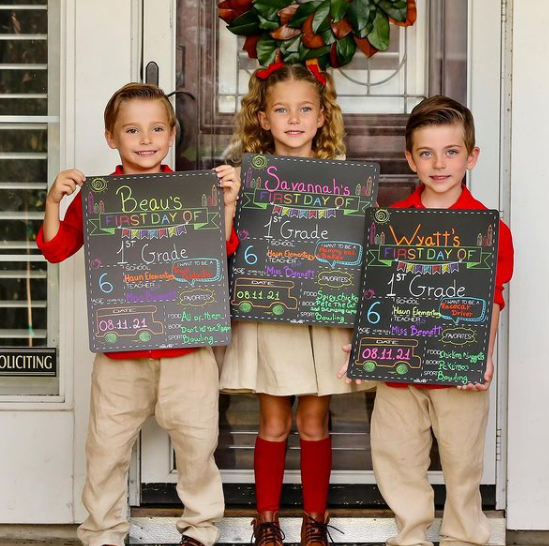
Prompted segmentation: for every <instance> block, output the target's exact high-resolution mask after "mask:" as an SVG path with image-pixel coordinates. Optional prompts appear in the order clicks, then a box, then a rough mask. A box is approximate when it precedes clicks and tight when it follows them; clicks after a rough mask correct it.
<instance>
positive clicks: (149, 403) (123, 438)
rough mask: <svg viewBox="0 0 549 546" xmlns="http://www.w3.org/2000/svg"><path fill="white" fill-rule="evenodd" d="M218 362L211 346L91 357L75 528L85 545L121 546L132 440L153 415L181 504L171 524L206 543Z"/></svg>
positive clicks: (211, 529)
mask: <svg viewBox="0 0 549 546" xmlns="http://www.w3.org/2000/svg"><path fill="white" fill-rule="evenodd" d="M218 377H219V376H218V368H217V364H216V362H215V359H214V357H213V353H212V351H211V349H209V348H204V349H198V350H196V351H194V352H192V353H190V354H187V355H184V356H180V357H175V358H166V359H161V360H153V359H149V360H146V359H143V360H111V359H109V358H107V357H106V356H105V355H103V354H98V355H97V356H96V358H95V362H94V369H93V376H92V390H91V413H90V423H89V430H88V439H87V443H86V456H87V479H86V485H85V487H84V493H83V496H82V499H83V502H84V506H85V507H86V509H87V510H88V512H89V517H88V518H87V519H86V521H85V522H84V523H83V524H82V525H81V526H80V527H79V529H78V538H79V539H80V540H81V541H82V542H83V544H85V545H86V546H88V545H89V546H101V545H103V544H113V545H116V546H123V544H124V538H125V537H126V535H127V534H128V530H129V524H128V522H127V521H126V520H125V518H124V517H123V511H124V508H125V506H126V497H127V473H128V468H129V465H130V458H131V451H132V446H133V444H134V442H135V440H136V438H137V435H138V433H139V430H140V429H141V427H142V425H143V423H144V422H145V421H146V420H147V419H148V418H149V417H150V416H152V415H155V416H156V420H157V422H158V424H159V425H160V426H161V427H162V428H164V429H165V430H166V431H168V433H169V435H170V438H171V441H172V446H173V449H174V450H175V456H176V464H177V471H178V482H177V493H178V495H179V498H180V499H181V502H182V503H183V504H184V506H185V509H184V512H183V515H182V516H181V518H180V519H179V520H178V522H177V529H178V530H179V531H180V532H181V533H184V534H186V535H188V536H191V537H193V538H195V539H196V540H198V541H200V542H202V543H204V544H205V545H206V546H211V545H212V544H214V543H215V542H216V540H217V539H218V537H219V531H218V530H217V528H216V527H215V525H214V522H215V521H219V520H220V519H221V518H222V517H223V511H224V501H223V491H222V487H221V476H220V474H219V469H218V468H217V466H216V464H215V461H214V457H213V454H214V451H215V448H216V446H217V437H218V399H219V391H218Z"/></svg>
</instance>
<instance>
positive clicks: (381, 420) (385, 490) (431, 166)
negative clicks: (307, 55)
mask: <svg viewBox="0 0 549 546" xmlns="http://www.w3.org/2000/svg"><path fill="white" fill-rule="evenodd" d="M479 153H480V149H479V148H478V147H477V146H475V127H474V121H473V116H472V114H471V112H470V111H469V109H468V108H466V107H465V106H463V105H461V104H460V103H458V102H456V101H455V100H453V99H450V98H448V97H445V96H440V95H439V96H435V97H431V98H428V99H425V100H423V101H422V102H421V103H420V104H418V105H417V106H416V107H415V108H414V109H413V110H412V113H411V115H410V118H409V120H408V123H407V126H406V159H407V160H408V164H409V165H410V168H411V169H412V170H413V171H414V172H416V173H417V175H418V177H419V181H420V185H419V186H418V188H417V189H416V190H415V191H414V192H413V193H412V194H411V195H410V196H409V197H408V198H407V199H404V200H403V201H400V202H398V203H395V204H394V205H392V207H394V208H416V209H429V208H441V209H486V207H485V206H484V205H483V204H482V203H481V202H480V201H477V200H476V199H475V198H474V197H473V196H472V195H471V193H470V192H469V190H468V189H467V188H466V187H465V185H464V178H465V174H466V172H467V170H470V169H472V168H473V167H474V166H475V164H476V162H477V160H478V156H479ZM512 273H513V242H512V238H511V232H510V231H509V228H508V227H507V226H506V225H505V224H504V223H503V222H501V221H500V229H499V240H498V258H497V270H496V286H495V293H494V307H493V312H492V323H491V329H490V341H489V346H488V355H487V366H486V372H485V374H484V379H485V383H484V384H469V385H464V386H459V387H446V386H440V385H430V386H416V385H410V384H406V383H378V387H377V393H376V400H375V405H374V411H373V414H372V422H371V449H372V461H373V467H374V473H375V476H376V479H377V482H378V485H379V489H380V491H381V493H382V495H383V497H384V499H385V501H386V502H387V504H388V505H389V507H390V508H391V509H392V510H393V512H394V514H395V519H396V523H397V528H398V535H397V536H396V537H392V538H390V539H389V540H388V541H387V544H390V545H391V546H419V545H421V546H432V543H431V542H429V541H428V540H427V529H428V527H429V526H430V525H431V524H432V523H433V521H434V494H433V489H432V487H431V485H430V484H429V481H428V478H427V471H428V469H429V464H430V457H429V453H430V450H431V445H432V433H434V435H435V436H436V438H437V441H438V450H439V455H440V461H441V464H442V470H443V473H444V480H445V483H446V502H445V505H444V515H443V520H442V527H441V529H440V536H441V544H447V545H448V546H449V545H450V544H451V545H452V546H455V545H458V544H459V545H465V544H485V543H486V542H487V541H488V539H489V537H490V528H489V525H488V521H487V519H486V516H485V515H484V514H483V512H482V500H481V496H480V481H481V478H482V472H483V466H484V465H483V459H484V439H485V434H486V425H487V421H488V410H489V408H488V404H489V398H488V388H489V386H490V382H491V380H492V376H493V373H494V365H493V360H492V355H493V350H494V343H495V338H496V332H497V327H498V323H499V315H500V311H501V309H503V307H504V305H505V301H504V298H503V285H504V284H505V283H507V282H509V280H510V279H511V276H512ZM344 350H345V351H347V352H348V351H349V350H350V346H346V347H345V348H344ZM346 369H347V363H346V364H345V365H344V366H343V367H342V369H341V370H340V373H339V375H340V377H342V376H343V375H344V373H345V371H346ZM347 381H350V380H349V379H347Z"/></svg>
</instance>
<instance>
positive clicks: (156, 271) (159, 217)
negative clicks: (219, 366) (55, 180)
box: [81, 171, 231, 352]
mask: <svg viewBox="0 0 549 546" xmlns="http://www.w3.org/2000/svg"><path fill="white" fill-rule="evenodd" d="M89 180H90V182H88V183H86V184H85V185H84V186H83V188H82V191H81V194H82V210H83V213H84V246H85V252H86V262H87V266H88V267H87V293H88V319H89V320H88V322H89V331H90V348H91V350H92V351H93V352H113V351H140V350H151V349H170V348H178V347H201V346H205V345H226V344H227V343H228V342H229V341H230V334H231V327H230V320H229V315H230V313H229V303H228V302H229V294H228V284H227V278H228V275H227V257H226V250H225V228H224V220H223V199H222V198H221V197H220V195H219V192H220V190H219V189H218V186H217V177H216V176H215V175H214V174H213V173H212V172H210V171H194V172H184V173H161V174H150V175H132V176H116V177H114V176H103V177H92V178H91V179H89Z"/></svg>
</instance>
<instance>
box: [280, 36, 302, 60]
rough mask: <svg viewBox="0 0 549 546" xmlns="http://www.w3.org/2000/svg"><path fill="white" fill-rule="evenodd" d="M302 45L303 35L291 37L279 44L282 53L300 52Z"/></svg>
mask: <svg viewBox="0 0 549 546" xmlns="http://www.w3.org/2000/svg"><path fill="white" fill-rule="evenodd" d="M300 46H301V35H299V36H297V37H296V38H290V39H289V40H284V41H283V42H282V43H281V44H279V47H280V52H281V53H282V55H286V54H287V53H299V48H300Z"/></svg>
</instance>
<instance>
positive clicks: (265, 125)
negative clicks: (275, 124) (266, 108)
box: [257, 111, 271, 131]
mask: <svg viewBox="0 0 549 546" xmlns="http://www.w3.org/2000/svg"><path fill="white" fill-rule="evenodd" d="M257 118H258V119H259V125H261V128H262V129H263V130H265V131H270V129H271V124H270V123H269V120H268V119H267V114H265V112H261V111H260V112H258V113H257Z"/></svg>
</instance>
